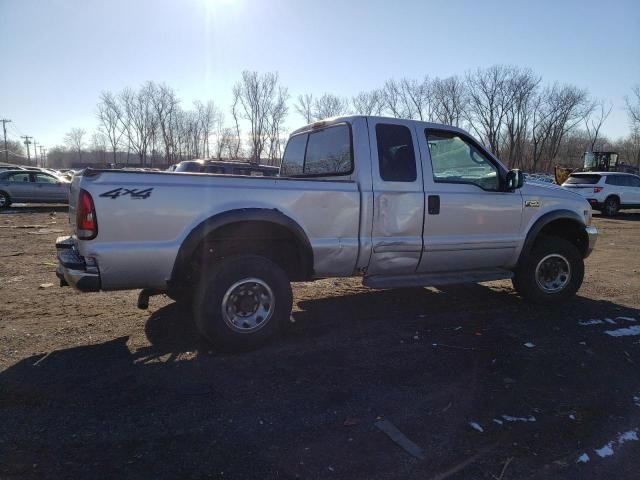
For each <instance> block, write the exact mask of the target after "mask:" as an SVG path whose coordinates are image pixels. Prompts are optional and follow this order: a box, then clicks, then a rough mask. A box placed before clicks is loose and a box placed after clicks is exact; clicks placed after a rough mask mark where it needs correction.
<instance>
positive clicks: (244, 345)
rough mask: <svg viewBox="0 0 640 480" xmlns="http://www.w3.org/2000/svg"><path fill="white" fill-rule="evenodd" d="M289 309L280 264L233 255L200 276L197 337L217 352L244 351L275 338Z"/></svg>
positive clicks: (195, 309) (288, 292) (287, 289)
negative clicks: (222, 350) (219, 350)
mask: <svg viewBox="0 0 640 480" xmlns="http://www.w3.org/2000/svg"><path fill="white" fill-rule="evenodd" d="M291 305H292V293H291V284H290V283H289V278H288V277H287V274H286V273H285V272H284V270H283V269H282V268H280V266H279V265H277V264H276V263H274V262H272V261H271V260H269V259H268V258H265V257H261V256H258V255H235V256H231V257H227V258H225V259H222V260H218V261H217V263H216V264H215V266H214V267H213V268H212V269H210V270H209V271H207V272H204V273H203V274H202V276H201V278H200V281H199V283H198V286H197V288H196V292H195V295H194V299H193V314H194V318H195V322H196V326H197V327H198V330H199V332H200V333H201V334H202V336H203V337H205V338H206V339H207V340H209V341H210V342H212V343H214V344H215V345H216V346H217V347H219V348H221V349H224V350H246V349H251V348H255V347H257V346H259V345H261V344H262V343H264V342H266V341H267V340H268V339H269V338H271V337H272V336H273V335H275V334H276V333H277V332H278V330H279V329H280V327H281V326H282V325H284V324H285V323H286V322H287V321H288V319H289V315H290V314H291Z"/></svg>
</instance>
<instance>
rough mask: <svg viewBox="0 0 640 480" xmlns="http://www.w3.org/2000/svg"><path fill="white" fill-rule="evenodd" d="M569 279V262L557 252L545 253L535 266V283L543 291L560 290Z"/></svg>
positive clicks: (553, 291) (552, 291) (567, 283)
mask: <svg viewBox="0 0 640 480" xmlns="http://www.w3.org/2000/svg"><path fill="white" fill-rule="evenodd" d="M570 281H571V264H570V263H569V260H567V259H566V257H564V256H562V255H560V254H559V253H552V254H550V255H547V256H546V257H544V258H543V259H542V260H540V261H539V262H538V265H537V266H536V283H537V284H538V287H539V288H540V289H541V290H542V291H543V292H545V293H557V292H560V291H562V290H563V289H564V288H565V287H566V286H567V285H569V282H570Z"/></svg>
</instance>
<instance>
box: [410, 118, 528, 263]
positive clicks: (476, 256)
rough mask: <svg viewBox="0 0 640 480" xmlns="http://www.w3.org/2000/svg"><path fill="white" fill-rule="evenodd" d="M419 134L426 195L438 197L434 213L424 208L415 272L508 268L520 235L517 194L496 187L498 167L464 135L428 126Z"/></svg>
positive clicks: (518, 195)
mask: <svg viewBox="0 0 640 480" xmlns="http://www.w3.org/2000/svg"><path fill="white" fill-rule="evenodd" d="M418 137H419V142H420V145H421V152H422V160H423V171H424V172H425V179H424V182H425V197H426V198H428V197H434V196H437V197H439V209H438V212H437V213H436V212H432V213H430V212H429V211H427V212H425V218H424V222H425V226H424V253H423V256H422V260H421V262H420V266H419V267H418V271H419V272H438V271H456V270H473V269H483V268H495V267H509V266H510V265H508V264H509V262H510V261H511V259H512V258H514V253H515V249H516V248H517V246H518V242H519V241H521V237H522V233H521V223H522V196H521V194H520V192H519V191H515V192H504V191H500V189H501V188H500V174H501V172H500V167H499V166H498V165H497V164H496V163H494V162H493V161H492V160H490V157H489V155H488V154H486V153H485V152H483V151H482V149H481V148H480V147H479V146H478V145H477V144H475V142H473V141H472V140H471V139H469V138H467V137H466V136H464V135H463V134H461V133H459V132H456V131H449V130H446V129H443V130H438V129H428V130H425V131H423V132H422V134H421V135H418ZM429 210H431V209H429Z"/></svg>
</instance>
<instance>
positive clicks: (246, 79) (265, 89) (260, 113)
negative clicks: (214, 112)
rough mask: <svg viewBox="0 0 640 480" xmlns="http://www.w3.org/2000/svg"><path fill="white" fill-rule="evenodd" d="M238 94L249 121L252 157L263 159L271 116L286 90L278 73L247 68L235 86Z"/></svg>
mask: <svg viewBox="0 0 640 480" xmlns="http://www.w3.org/2000/svg"><path fill="white" fill-rule="evenodd" d="M236 94H237V99H238V102H239V105H240V107H241V110H240V112H241V115H242V118H244V119H245V120H247V121H248V122H249V143H250V150H251V153H250V158H251V160H252V161H254V162H260V157H261V155H262V153H263V151H264V149H265V146H266V143H267V139H268V136H269V122H270V116H271V114H272V113H273V112H274V111H275V110H276V104H277V103H278V102H279V98H280V96H281V95H282V94H284V95H286V89H284V90H283V87H281V86H280V84H279V78H278V74H277V73H265V74H263V75H260V74H258V72H249V71H244V72H242V80H241V81H240V82H238V83H237V84H236V85H235V86H234V96H236ZM285 101H286V100H285ZM285 113H286V112H285Z"/></svg>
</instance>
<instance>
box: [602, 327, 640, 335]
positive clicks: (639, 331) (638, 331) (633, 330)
mask: <svg viewBox="0 0 640 480" xmlns="http://www.w3.org/2000/svg"><path fill="white" fill-rule="evenodd" d="M604 333H606V334H607V335H609V336H611V337H629V336H632V335H640V325H633V326H631V327H627V328H618V329H616V330H605V332H604Z"/></svg>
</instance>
